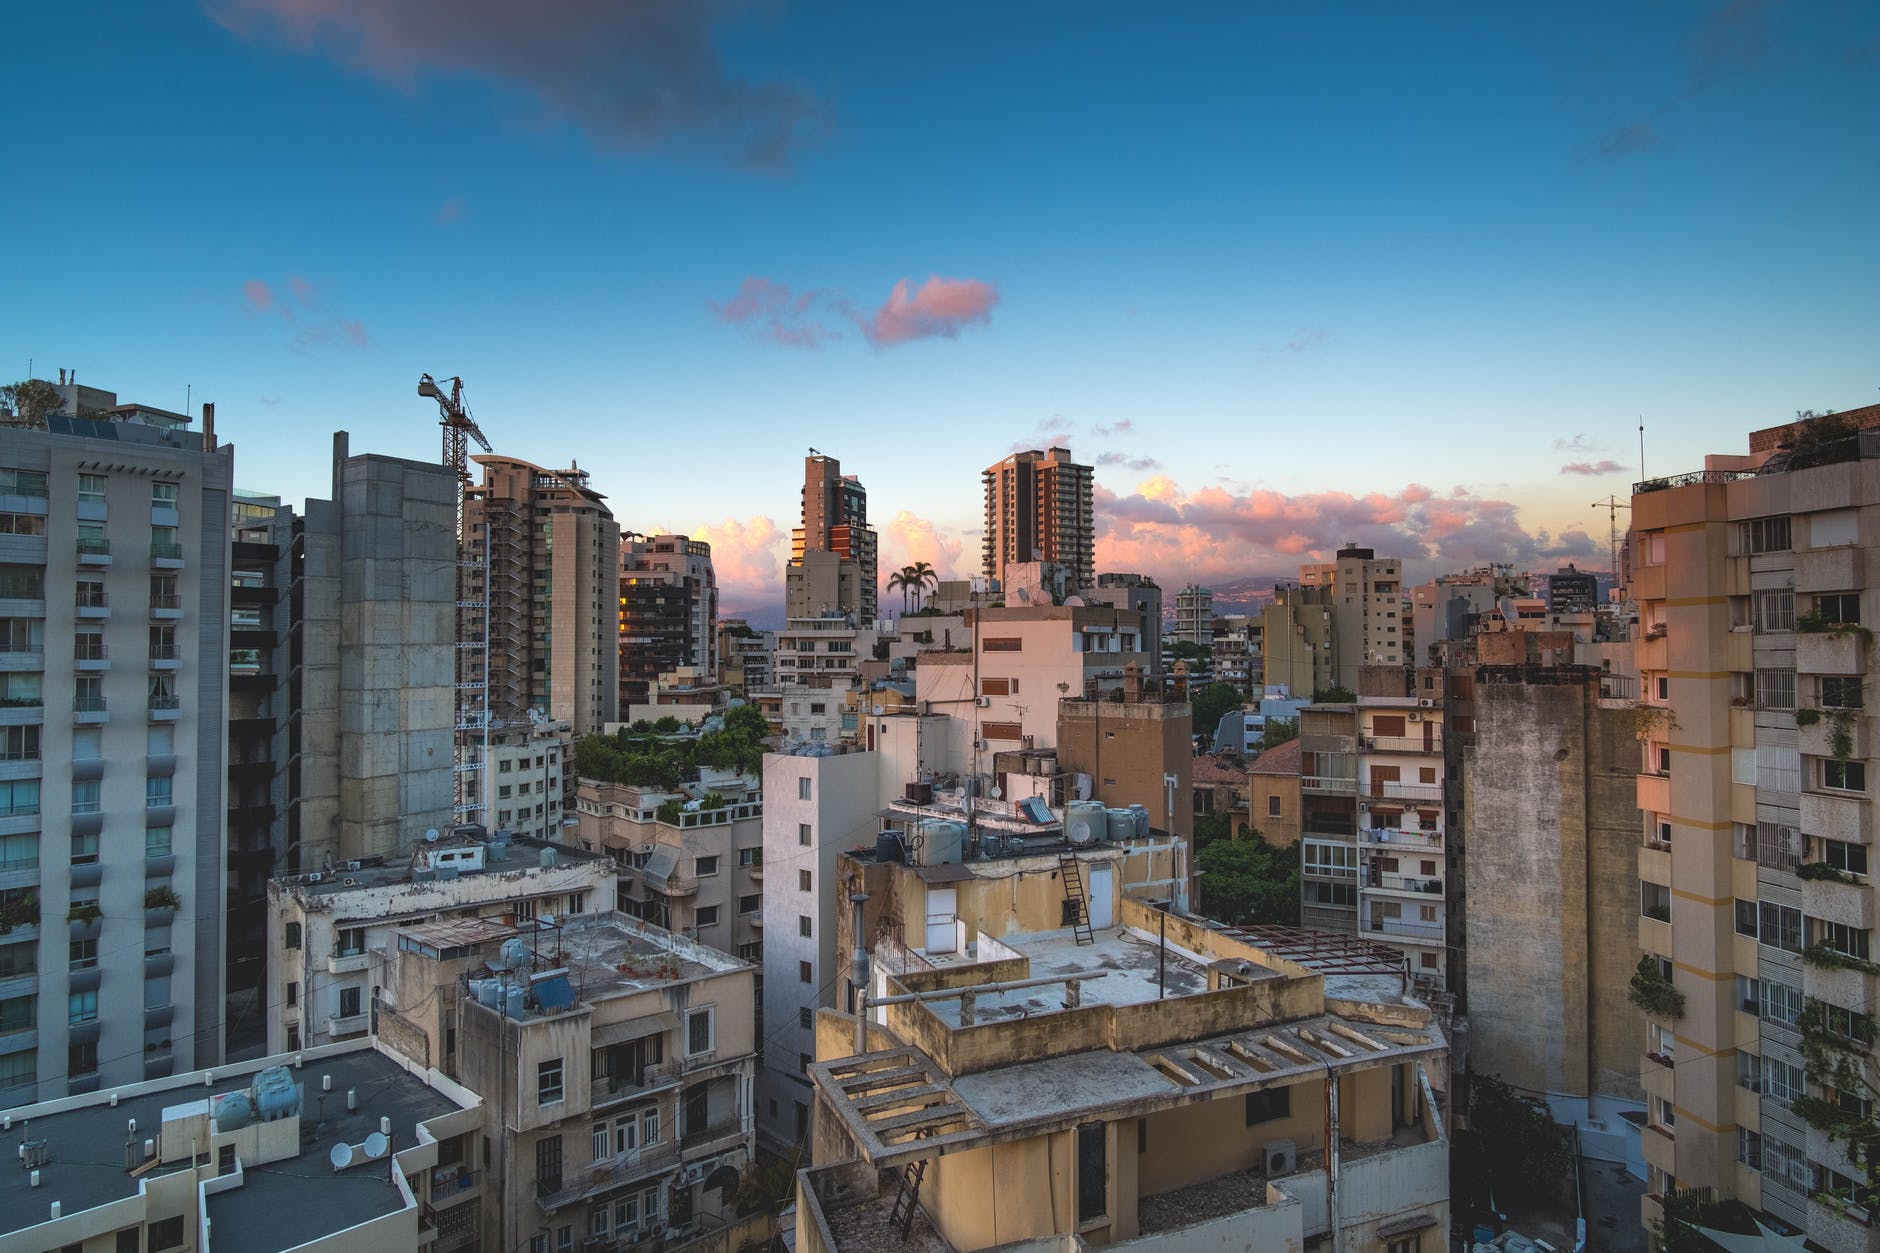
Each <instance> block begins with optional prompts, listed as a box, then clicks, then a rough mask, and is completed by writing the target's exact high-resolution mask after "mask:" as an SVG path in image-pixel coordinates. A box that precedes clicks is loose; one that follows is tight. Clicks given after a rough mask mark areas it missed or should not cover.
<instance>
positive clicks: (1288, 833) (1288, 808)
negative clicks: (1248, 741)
mask: <svg viewBox="0 0 1880 1253" xmlns="http://www.w3.org/2000/svg"><path fill="white" fill-rule="evenodd" d="M1247 792H1248V796H1247V810H1248V815H1249V821H1250V822H1251V823H1252V824H1253V827H1254V829H1255V830H1256V831H1258V832H1259V833H1260V838H1262V839H1264V840H1265V841H1266V842H1267V843H1268V844H1271V845H1273V846H1274V847H1275V848H1291V847H1292V846H1293V845H1295V844H1297V843H1298V842H1299V824H1300V799H1299V739H1298V737H1297V736H1295V737H1294V738H1292V739H1290V740H1287V741H1286V742H1285V743H1284V744H1279V745H1276V746H1274V747H1272V748H1269V749H1267V750H1266V751H1265V752H1263V753H1261V754H1260V755H1259V756H1258V757H1255V758H1254V759H1253V760H1252V761H1250V762H1248V763H1247Z"/></svg>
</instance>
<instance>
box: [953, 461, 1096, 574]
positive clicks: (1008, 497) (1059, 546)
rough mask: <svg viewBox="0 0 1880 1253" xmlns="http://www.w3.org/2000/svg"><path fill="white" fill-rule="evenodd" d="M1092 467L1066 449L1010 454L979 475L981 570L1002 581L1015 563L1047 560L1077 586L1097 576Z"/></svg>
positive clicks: (1093, 472) (1093, 473)
mask: <svg viewBox="0 0 1880 1253" xmlns="http://www.w3.org/2000/svg"><path fill="white" fill-rule="evenodd" d="M1094 475H1095V471H1094V469H1093V468H1092V467H1090V466H1087V465H1079V464H1077V463H1076V462H1074V461H1072V460H1071V452H1070V449H1068V448H1052V449H1050V450H1049V451H1040V450H1038V449H1035V448H1034V449H1032V450H1031V451H1029V452H1019V453H1013V454H1012V455H1011V456H1009V457H1007V458H1005V459H1004V460H1003V461H1001V462H999V463H998V464H996V465H993V466H989V467H987V468H986V470H985V471H984V472H983V473H982V474H981V475H980V476H979V477H980V480H981V482H982V483H983V484H984V487H985V494H986V532H985V539H984V541H983V544H982V548H981V553H982V557H983V562H982V564H983V566H984V570H985V575H986V577H987V578H989V579H997V580H999V582H1000V583H1001V585H1003V584H1004V582H1005V567H1006V566H1007V565H1010V564H1012V563H1014V562H1031V561H1048V562H1055V563H1056V564H1058V565H1060V566H1063V567H1065V568H1066V569H1067V570H1069V571H1070V573H1071V577H1072V581H1073V584H1074V585H1075V586H1077V587H1094V586H1095V585H1096V581H1097V568H1096V549H1095V537H1096V524H1095V516H1096V515H1095V513H1094V512H1093V505H1092V500H1093V490H1094V485H1095V482H1096V480H1095V477H1094Z"/></svg>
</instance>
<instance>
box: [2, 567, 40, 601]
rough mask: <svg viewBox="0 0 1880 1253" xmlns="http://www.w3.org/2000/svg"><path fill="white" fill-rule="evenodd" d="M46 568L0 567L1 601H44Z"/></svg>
mask: <svg viewBox="0 0 1880 1253" xmlns="http://www.w3.org/2000/svg"><path fill="white" fill-rule="evenodd" d="M45 598H46V568H45V567H44V566H0V600H44V599H45Z"/></svg>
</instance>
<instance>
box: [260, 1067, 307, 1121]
mask: <svg viewBox="0 0 1880 1253" xmlns="http://www.w3.org/2000/svg"><path fill="white" fill-rule="evenodd" d="M253 1091H254V1099H255V1114H256V1115H257V1116H258V1117H259V1118H260V1119H261V1121H262V1122H273V1121H275V1120H276V1119H278V1118H287V1117H291V1116H292V1115H294V1114H298V1113H299V1112H300V1085H299V1084H297V1083H295V1082H294V1075H293V1072H292V1071H290V1070H288V1068H287V1067H285V1066H270V1067H268V1068H267V1069H266V1070H264V1071H262V1072H261V1073H260V1074H258V1075H256V1076H255V1082H254V1088H253Z"/></svg>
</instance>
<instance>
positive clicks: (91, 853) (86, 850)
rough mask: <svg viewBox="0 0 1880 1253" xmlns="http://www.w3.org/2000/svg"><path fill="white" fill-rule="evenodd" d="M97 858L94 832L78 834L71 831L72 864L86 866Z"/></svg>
mask: <svg viewBox="0 0 1880 1253" xmlns="http://www.w3.org/2000/svg"><path fill="white" fill-rule="evenodd" d="M97 860H98V837H97V835H96V834H92V835H80V834H79V833H78V832H76V831H74V832H73V833H72V864H73V865H74V866H87V865H90V864H91V863H92V862H95V861H97Z"/></svg>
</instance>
